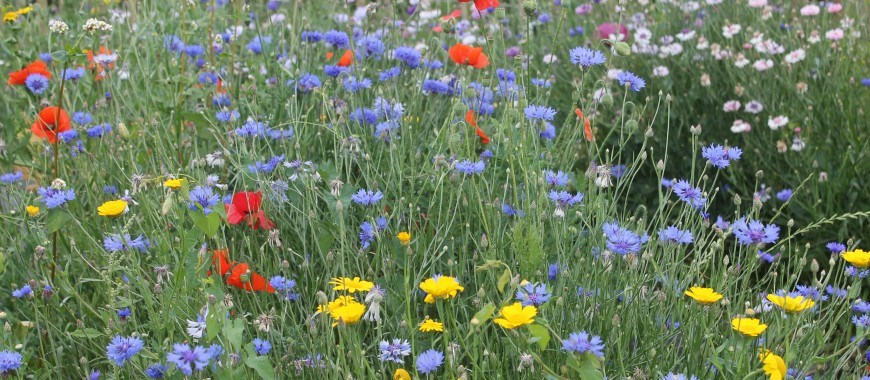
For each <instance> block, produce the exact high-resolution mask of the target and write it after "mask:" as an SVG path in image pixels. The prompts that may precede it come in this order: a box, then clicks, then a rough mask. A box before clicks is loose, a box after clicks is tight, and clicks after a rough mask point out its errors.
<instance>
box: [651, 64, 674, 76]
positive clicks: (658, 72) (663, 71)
mask: <svg viewBox="0 0 870 380" xmlns="http://www.w3.org/2000/svg"><path fill="white" fill-rule="evenodd" d="M670 73H671V71H670V70H668V68H667V67H665V66H658V67H656V68H654V69H653V72H652V75H653V76H654V77H666V76H668V74H670Z"/></svg>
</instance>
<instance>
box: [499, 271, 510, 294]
mask: <svg viewBox="0 0 870 380" xmlns="http://www.w3.org/2000/svg"><path fill="white" fill-rule="evenodd" d="M510 281H511V270H510V269H505V270H504V272H502V274H501V277H499V278H498V282H497V283H496V286H498V292H499V293H504V287H505V285H507V283H508V282H510Z"/></svg>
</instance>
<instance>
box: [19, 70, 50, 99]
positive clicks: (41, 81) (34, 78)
mask: <svg viewBox="0 0 870 380" xmlns="http://www.w3.org/2000/svg"><path fill="white" fill-rule="evenodd" d="M24 85H25V86H27V89H28V90H30V92H31V93H33V94H35V95H40V94H42V93H43V92H45V90H47V89H48V78H46V77H45V76H44V75H42V74H30V75H28V76H27V79H25V80H24Z"/></svg>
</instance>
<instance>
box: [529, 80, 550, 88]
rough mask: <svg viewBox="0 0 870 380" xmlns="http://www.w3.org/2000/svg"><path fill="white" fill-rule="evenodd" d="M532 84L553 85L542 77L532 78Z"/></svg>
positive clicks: (539, 85) (548, 86) (540, 85)
mask: <svg viewBox="0 0 870 380" xmlns="http://www.w3.org/2000/svg"><path fill="white" fill-rule="evenodd" d="M532 84H533V85H535V86H538V87H543V88H550V87H553V84H552V83H550V81H549V80H547V79H544V78H532Z"/></svg>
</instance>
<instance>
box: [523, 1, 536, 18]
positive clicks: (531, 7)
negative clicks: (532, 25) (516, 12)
mask: <svg viewBox="0 0 870 380" xmlns="http://www.w3.org/2000/svg"><path fill="white" fill-rule="evenodd" d="M523 12H526V16H529V17H532V16H534V15H535V13H538V2H537V0H525V1H523Z"/></svg>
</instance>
